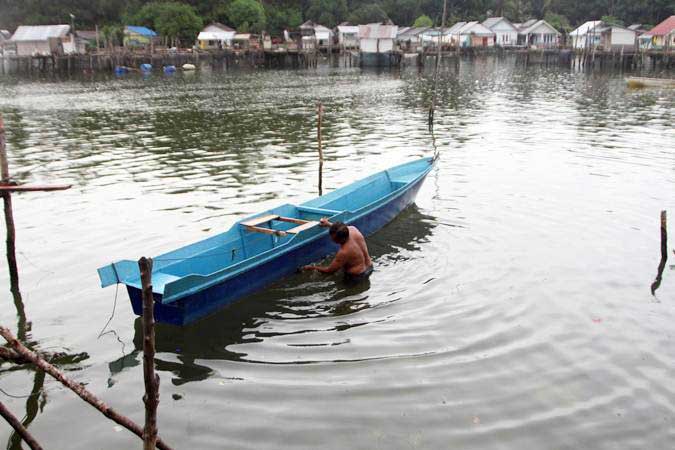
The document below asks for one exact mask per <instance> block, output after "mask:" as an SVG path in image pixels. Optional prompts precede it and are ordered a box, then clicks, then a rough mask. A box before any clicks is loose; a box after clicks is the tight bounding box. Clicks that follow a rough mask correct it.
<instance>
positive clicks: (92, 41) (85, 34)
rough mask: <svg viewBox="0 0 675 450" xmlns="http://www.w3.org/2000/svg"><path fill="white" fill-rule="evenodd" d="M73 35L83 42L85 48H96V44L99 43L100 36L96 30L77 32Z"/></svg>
mask: <svg viewBox="0 0 675 450" xmlns="http://www.w3.org/2000/svg"><path fill="white" fill-rule="evenodd" d="M75 35H76V36H77V38H78V39H80V40H81V41H83V42H84V45H85V47H89V48H96V45H97V43H98V44H100V43H101V42H100V41H101V39H100V36H99V35H98V32H97V31H96V30H77V31H76V32H75Z"/></svg>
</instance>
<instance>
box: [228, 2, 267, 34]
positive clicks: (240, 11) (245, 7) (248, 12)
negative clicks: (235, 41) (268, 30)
mask: <svg viewBox="0 0 675 450" xmlns="http://www.w3.org/2000/svg"><path fill="white" fill-rule="evenodd" d="M227 17H228V19H229V22H230V23H231V24H232V25H234V26H235V28H236V29H237V30H238V31H240V32H249V31H250V32H253V33H260V32H261V31H263V30H264V29H265V25H266V22H267V18H266V16H265V9H264V8H263V6H262V4H261V3H260V2H259V1H256V0H234V1H233V2H232V3H230V5H229V7H228V9H227Z"/></svg>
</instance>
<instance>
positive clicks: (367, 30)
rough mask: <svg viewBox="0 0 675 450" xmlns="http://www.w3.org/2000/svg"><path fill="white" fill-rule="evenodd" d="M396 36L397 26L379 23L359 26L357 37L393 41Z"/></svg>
mask: <svg viewBox="0 0 675 450" xmlns="http://www.w3.org/2000/svg"><path fill="white" fill-rule="evenodd" d="M396 34H398V26H397V25H382V24H380V23H369V24H368V25H359V37H360V38H362V39H395V38H396Z"/></svg>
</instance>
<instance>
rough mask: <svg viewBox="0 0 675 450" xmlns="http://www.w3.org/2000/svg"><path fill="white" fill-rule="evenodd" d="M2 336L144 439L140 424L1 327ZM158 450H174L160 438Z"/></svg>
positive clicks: (89, 401) (19, 352) (67, 385)
mask: <svg viewBox="0 0 675 450" xmlns="http://www.w3.org/2000/svg"><path fill="white" fill-rule="evenodd" d="M0 336H2V337H4V338H5V340H6V341H7V342H8V343H9V345H10V347H12V349H14V351H15V352H16V353H18V354H19V356H21V357H22V358H24V359H26V360H28V361H30V362H31V363H33V364H34V365H35V366H36V367H37V368H39V369H41V370H43V371H45V372H46V373H47V374H49V375H50V376H52V377H53V378H55V379H56V380H57V381H59V382H60V383H61V384H63V385H64V386H65V387H67V388H68V389H70V390H71V391H73V392H75V393H76V394H77V395H78V396H79V397H80V398H81V399H82V400H84V401H85V402H87V403H89V404H90V405H91V406H93V407H94V408H96V409H98V410H99V411H100V412H101V413H102V414H103V415H104V416H106V417H107V418H109V419H110V420H112V421H113V422H116V423H118V424H119V425H121V426H123V427H124V428H126V429H127V430H129V431H131V432H132V433H134V434H135V435H136V436H138V437H139V438H141V439H143V429H142V428H141V427H140V426H139V425H138V424H136V423H135V422H133V421H132V420H131V419H129V418H127V417H125V416H123V415H121V414H120V413H118V412H117V411H115V410H114V409H112V408H111V407H109V406H108V405H106V404H105V403H103V401H101V400H100V399H98V398H97V397H96V396H95V395H94V394H92V393H91V392H89V391H88V390H87V389H86V388H85V387H84V385H82V384H80V383H77V382H76V381H73V380H71V379H70V378H68V377H66V376H65V375H64V374H63V372H61V371H60V370H59V369H57V368H56V367H54V366H53V365H52V364H50V363H48V362H47V361H45V360H44V359H42V358H41V357H40V356H38V355H37V354H36V353H35V352H33V351H31V350H29V349H28V348H26V347H25V346H24V345H23V344H22V343H21V342H19V341H18V339H16V338H15V337H14V336H13V335H12V333H10V331H9V330H8V329H7V328H5V327H1V326H0ZM157 448H159V449H160V450H172V448H171V447H170V446H169V445H167V444H166V443H164V441H162V439H161V438H159V437H158V438H157Z"/></svg>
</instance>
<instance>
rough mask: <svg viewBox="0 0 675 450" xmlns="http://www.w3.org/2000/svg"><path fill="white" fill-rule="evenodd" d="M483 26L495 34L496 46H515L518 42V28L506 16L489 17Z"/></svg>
mask: <svg viewBox="0 0 675 450" xmlns="http://www.w3.org/2000/svg"><path fill="white" fill-rule="evenodd" d="M483 26H484V27H485V28H488V29H489V30H490V31H492V32H493V33H494V34H495V42H494V44H495V45H496V46H499V47H513V46H515V45H516V44H517V43H518V29H517V28H516V27H515V26H514V25H513V24H512V23H511V22H510V21H509V20H508V19H506V18H505V17H489V18H487V19H485V20H484V21H483Z"/></svg>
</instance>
